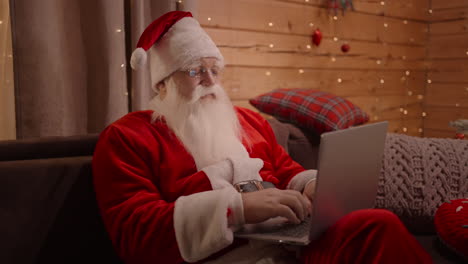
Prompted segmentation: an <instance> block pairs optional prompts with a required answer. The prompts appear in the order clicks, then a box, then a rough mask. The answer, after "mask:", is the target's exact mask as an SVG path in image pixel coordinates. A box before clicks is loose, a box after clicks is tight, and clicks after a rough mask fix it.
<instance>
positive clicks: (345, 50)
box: [341, 43, 351, 53]
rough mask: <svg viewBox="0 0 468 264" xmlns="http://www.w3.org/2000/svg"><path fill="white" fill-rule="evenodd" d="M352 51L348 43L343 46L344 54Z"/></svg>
mask: <svg viewBox="0 0 468 264" xmlns="http://www.w3.org/2000/svg"><path fill="white" fill-rule="evenodd" d="M350 49H351V47H350V46H349V44H348V43H345V44H343V45H341V51H342V52H344V53H346V52H348V51H349V50H350Z"/></svg>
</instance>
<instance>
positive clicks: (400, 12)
mask: <svg viewBox="0 0 468 264" xmlns="http://www.w3.org/2000/svg"><path fill="white" fill-rule="evenodd" d="M325 2H326V1H323V0H199V1H198V4H197V8H198V10H197V18H198V20H199V21H200V23H201V24H202V26H203V27H204V28H205V30H206V31H207V32H208V34H209V35H210V36H211V37H212V38H213V40H214V41H215V43H217V45H218V46H219V47H220V49H221V52H222V53H223V55H224V56H225V58H226V61H227V67H226V72H225V74H224V86H225V88H226V90H227V92H228V94H229V95H230V97H231V99H233V101H234V103H235V104H237V105H242V106H246V107H249V108H252V107H251V106H250V105H249V103H248V99H250V98H253V97H255V96H256V95H259V94H261V93H265V92H268V91H270V90H273V89H276V88H310V89H318V90H323V91H328V92H332V93H334V94H336V95H339V96H343V97H345V98H347V99H349V100H350V101H352V102H354V103H355V104H357V105H358V106H360V107H361V108H363V109H364V110H365V111H366V112H367V113H368V114H369V115H370V118H371V120H372V122H375V121H380V120H389V121H390V129H389V130H390V131H392V132H399V133H407V134H409V135H415V136H421V135H423V122H424V117H423V115H424V114H423V112H424V110H423V106H424V104H423V102H424V100H425V87H426V83H427V81H426V80H427V67H428V65H427V64H428V63H427V61H426V60H425V59H426V56H427V54H426V53H427V49H426V44H427V43H428V22H427V21H428V19H429V18H428V15H429V12H428V10H429V0H391V1H376V0H354V1H353V2H354V6H355V11H349V10H348V11H346V12H345V14H344V15H342V14H341V13H339V14H338V15H337V16H336V19H334V18H333V14H329V12H328V9H327V7H326V5H325V4H324V3H325ZM316 28H319V29H320V30H321V31H322V33H323V36H324V37H323V39H322V43H321V45H320V46H318V47H316V46H314V45H313V44H312V43H311V40H310V38H311V33H312V32H313V30H315V29H316ZM343 43H349V45H350V46H351V50H350V52H348V53H343V52H341V50H340V46H341V45H342V44H343ZM434 80H435V77H434Z"/></svg>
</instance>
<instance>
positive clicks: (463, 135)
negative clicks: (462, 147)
mask: <svg viewBox="0 0 468 264" xmlns="http://www.w3.org/2000/svg"><path fill="white" fill-rule="evenodd" d="M455 138H456V139H465V134H463V133H457V134H456V135H455Z"/></svg>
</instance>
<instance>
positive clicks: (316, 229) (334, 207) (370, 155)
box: [234, 121, 388, 245]
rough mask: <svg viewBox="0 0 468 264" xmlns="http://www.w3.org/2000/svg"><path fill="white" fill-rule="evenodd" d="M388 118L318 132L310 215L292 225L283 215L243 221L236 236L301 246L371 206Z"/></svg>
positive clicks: (380, 163) (375, 190)
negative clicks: (252, 222) (244, 222)
mask: <svg viewBox="0 0 468 264" xmlns="http://www.w3.org/2000/svg"><path fill="white" fill-rule="evenodd" d="M387 127H388V122H386V121H385V122H379V123H373V124H367V125H362V126H357V127H351V128H347V129H343V130H338V131H333V132H328V133H324V134H322V135H321V139H320V148H319V156H318V166H317V170H318V174H317V183H316V189H315V194H314V198H313V200H314V202H313V210H312V214H311V216H310V217H308V218H307V219H306V220H305V221H303V222H302V223H300V224H298V225H295V224H292V223H288V222H287V221H286V219H285V218H283V217H276V218H272V219H269V220H267V221H265V222H262V223H258V224H246V225H244V226H243V228H242V229H240V230H238V231H237V232H235V233H234V235H235V236H236V237H241V238H248V239H257V240H267V241H271V242H275V243H286V244H294V245H307V244H309V243H310V241H312V240H314V239H316V238H317V237H318V236H320V234H322V233H323V232H324V231H325V230H326V229H327V228H329V227H330V226H332V225H333V224H334V223H336V222H337V221H338V220H339V219H340V218H342V217H343V216H345V215H346V214H348V213H350V212H352V211H355V210H359V209H366V208H372V207H374V201H375V197H376V194H377V185H378V179H379V175H380V169H381V166H382V156H383V151H384V145H385V136H386V134H387Z"/></svg>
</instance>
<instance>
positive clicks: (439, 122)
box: [424, 0, 468, 137]
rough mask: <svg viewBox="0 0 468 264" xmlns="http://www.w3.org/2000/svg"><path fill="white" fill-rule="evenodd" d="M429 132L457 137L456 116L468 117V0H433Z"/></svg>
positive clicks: (428, 87) (434, 134)
mask: <svg viewBox="0 0 468 264" xmlns="http://www.w3.org/2000/svg"><path fill="white" fill-rule="evenodd" d="M431 4H432V6H431V9H432V15H431V16H430V24H429V30H430V34H429V45H428V59H429V63H430V65H429V70H428V79H430V80H431V83H430V84H428V85H427V90H426V94H427V96H426V102H425V103H426V111H427V118H426V120H425V123H424V131H425V133H424V134H425V136H430V137H431V136H433V137H453V136H454V134H455V129H454V128H451V127H449V126H448V123H449V122H450V121H452V120H456V119H459V118H464V119H468V0H450V1H445V0H432V3H431Z"/></svg>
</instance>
